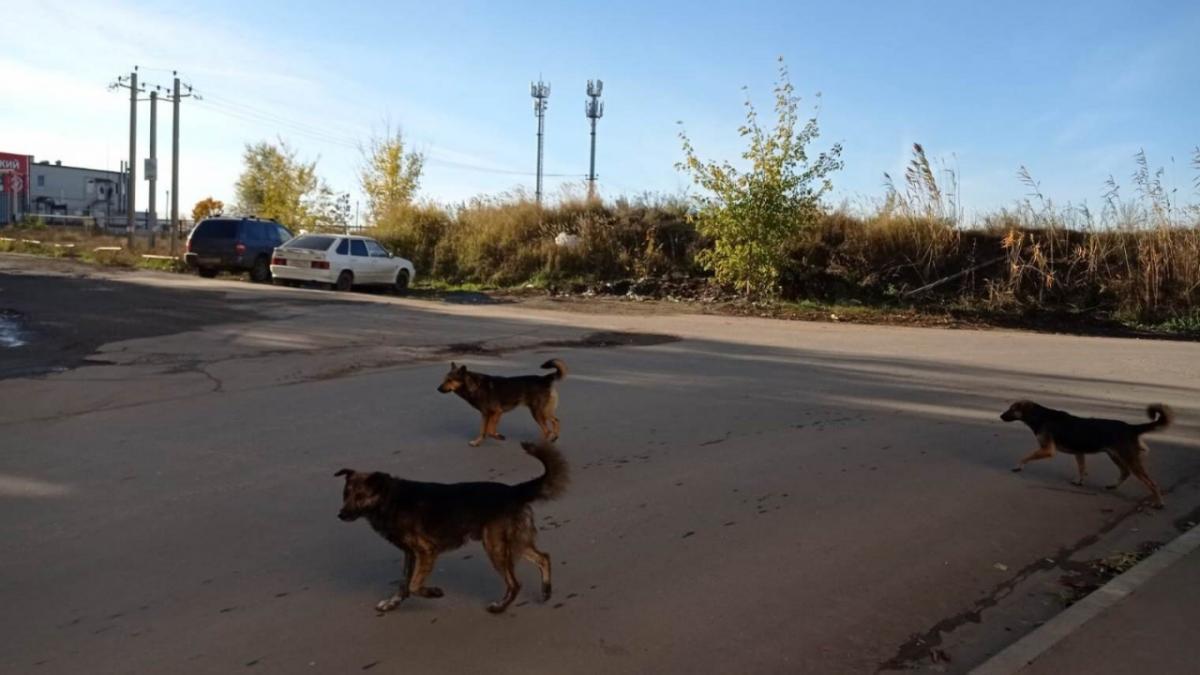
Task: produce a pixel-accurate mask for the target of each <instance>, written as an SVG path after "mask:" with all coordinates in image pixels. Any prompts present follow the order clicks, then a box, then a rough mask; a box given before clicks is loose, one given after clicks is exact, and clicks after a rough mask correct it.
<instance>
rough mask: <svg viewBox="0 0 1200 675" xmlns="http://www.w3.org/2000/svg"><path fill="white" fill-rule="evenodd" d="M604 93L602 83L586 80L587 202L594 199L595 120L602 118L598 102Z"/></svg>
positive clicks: (602, 109) (602, 113)
mask: <svg viewBox="0 0 1200 675" xmlns="http://www.w3.org/2000/svg"><path fill="white" fill-rule="evenodd" d="M602 91H604V81H603V80H596V81H595V82H593V81H591V80H588V84H587V95H588V100H587V101H585V102H584V104H583V112H584V114H586V115H587V118H588V119H589V120H591V122H592V161H591V164H590V165H589V168H588V200H589V201H590V200H593V199H595V198H596V120H598V119H600V118H601V117H604V102H603V101H601V100H600V92H602Z"/></svg>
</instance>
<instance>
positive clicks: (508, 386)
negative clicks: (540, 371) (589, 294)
mask: <svg viewBox="0 0 1200 675" xmlns="http://www.w3.org/2000/svg"><path fill="white" fill-rule="evenodd" d="M542 368H553V369H554V372H553V373H547V374H545V375H521V376H519V377H498V376H495V375H485V374H483V373H473V372H471V371H469V370H467V367H466V366H459V365H456V364H454V363H451V364H450V372H449V373H447V374H446V377H445V378H444V379H443V380H442V383H441V385H439V386H438V388H437V389H438V391H440V392H442V393H443V394H449V393H450V392H454V393H455V394H458V395H459V396H460V397H461V398H462V399H463V400H464V401H466V402H467V403H470V404H471V406H472V407H474V408H475V409H476V410H478V411H479V413H480V414H481V415H483V423H482V427H481V428H480V430H479V437H478V438H476V439H475V440H473V441H471V442H470V444H471V446H472V447H475V446H478V445H479V444H480V443H482V442H483V439H485V438H487V437H489V436H490V437H491V438H495V439H496V440H500V441H502V440H504V436H503V435H502V434H501V433H500V432H499V431H497V430H496V425H498V424H499V423H500V416H501V415H503V414H504V413H506V412H508V411H510V410H512V409H513V408H516V407H517V406H522V405H523V406H527V407H528V408H529V412H531V413H533V420H534V421H535V422H537V425H538V428H539V429H541V430H542V439H543V440H546V441H550V442H554V441H556V440H558V431H559V425H558V418H557V417H555V415H554V412H555V410H556V409H557V408H558V389H557V388H556V387H555V384H556V383H557V382H558V381H559V380H561V379H563V378H564V377H566V376H567V364H565V363H563V362H562V360H561V359H550V360H549V361H547V362H545V363H543V364H542Z"/></svg>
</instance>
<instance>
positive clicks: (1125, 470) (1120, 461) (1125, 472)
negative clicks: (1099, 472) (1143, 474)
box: [1104, 450, 1129, 490]
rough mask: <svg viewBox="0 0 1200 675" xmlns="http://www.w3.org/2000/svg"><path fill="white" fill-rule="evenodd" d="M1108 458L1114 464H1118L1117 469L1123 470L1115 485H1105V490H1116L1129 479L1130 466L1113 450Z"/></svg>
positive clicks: (1109, 452)
mask: <svg viewBox="0 0 1200 675" xmlns="http://www.w3.org/2000/svg"><path fill="white" fill-rule="evenodd" d="M1108 457H1109V459H1111V460H1112V461H1113V464H1116V465H1117V468H1118V469H1120V470H1121V477H1120V478H1118V479H1117V482H1115V483H1113V484H1112V485H1105V486H1104V489H1106V490H1116V489H1117V488H1119V487H1121V483H1124V482H1125V479H1126V478H1129V466H1128V465H1126V464H1125V460H1123V459H1121V456H1120V455H1118V454H1117V453H1116V452H1114V451H1112V450H1109V451H1108Z"/></svg>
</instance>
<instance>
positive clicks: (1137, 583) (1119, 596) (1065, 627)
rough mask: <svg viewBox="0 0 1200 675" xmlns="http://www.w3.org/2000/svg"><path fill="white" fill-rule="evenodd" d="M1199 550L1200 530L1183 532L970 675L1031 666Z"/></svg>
mask: <svg viewBox="0 0 1200 675" xmlns="http://www.w3.org/2000/svg"><path fill="white" fill-rule="evenodd" d="M1198 548H1200V526H1198V527H1193V528H1192V529H1190V530H1188V531H1187V532H1184V533H1183V534H1181V535H1180V536H1178V537H1176V538H1175V539H1174V540H1172V541H1171V543H1169V544H1167V545H1166V546H1163V547H1162V548H1161V549H1159V550H1158V551H1156V552H1155V553H1154V554H1153V555H1151V556H1150V557H1149V558H1146V559H1145V560H1143V561H1142V562H1140V563H1138V564H1137V565H1135V566H1134V567H1133V568H1132V569H1130V570H1129V571H1128V572H1125V573H1124V574H1122V575H1120V576H1118V577H1117V578H1115V579H1113V580H1112V581H1110V582H1108V583H1107V584H1104V585H1103V586H1101V587H1100V588H1098V589H1096V590H1095V591H1093V592H1092V593H1091V594H1090V595H1088V596H1087V597H1085V598H1084V599H1082V600H1080V601H1079V602H1077V603H1075V604H1074V605H1071V606H1070V607H1068V608H1067V609H1066V610H1064V611H1063V612H1062V613H1061V614H1059V615H1058V616H1056V617H1054V618H1053V619H1051V620H1049V621H1047V622H1046V623H1044V624H1042V625H1041V626H1040V627H1039V628H1037V629H1036V630H1034V631H1033V632H1032V633H1030V634H1029V635H1026V636H1025V637H1023V638H1021V639H1020V640H1017V641H1016V642H1014V643H1013V644H1011V645H1009V646H1008V647H1006V648H1005V649H1003V650H1002V651H1001V652H1000V653H998V654H996V655H995V656H993V657H992V658H990V659H988V660H987V661H985V662H983V663H982V664H981V665H979V666H978V667H976V668H975V669H974V670H972V671H971V675H1011V674H1012V673H1017V672H1019V671H1020V670H1021V669H1023V668H1024V667H1025V666H1028V665H1029V664H1030V663H1033V661H1034V660H1036V659H1037V658H1038V657H1039V656H1041V655H1042V654H1045V653H1046V652H1048V651H1050V649H1052V648H1053V647H1054V646H1055V645H1056V644H1058V643H1059V642H1061V641H1062V640H1064V639H1065V638H1066V637H1067V636H1069V635H1071V634H1072V633H1074V632H1075V631H1077V630H1079V629H1080V628H1082V627H1083V625H1084V624H1086V623H1087V622H1088V621H1091V620H1092V619H1094V618H1096V617H1097V616H1099V615H1100V614H1102V613H1104V611H1105V610H1107V609H1108V608H1109V607H1112V606H1113V605H1115V604H1117V603H1119V602H1120V601H1121V600H1123V599H1125V597H1126V596H1128V595H1129V594H1130V593H1132V592H1134V591H1135V590H1137V589H1138V588H1139V587H1141V586H1142V585H1144V584H1145V583H1146V582H1148V581H1150V580H1151V579H1153V578H1154V577H1156V576H1158V575H1159V574H1161V573H1162V572H1164V571H1165V570H1166V569H1167V568H1168V567H1170V566H1171V565H1174V564H1175V563H1177V562H1179V561H1180V560H1182V559H1183V558H1184V557H1185V556H1187V555H1188V554H1190V553H1192V552H1193V551H1195V550H1196V549H1198Z"/></svg>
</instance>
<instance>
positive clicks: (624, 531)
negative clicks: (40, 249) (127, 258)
mask: <svg viewBox="0 0 1200 675" xmlns="http://www.w3.org/2000/svg"><path fill="white" fill-rule="evenodd" d="M80 274H81V273H80V272H79V270H78V269H76V268H72V267H69V266H67V267H63V266H59V267H56V268H53V269H51V270H49V271H47V269H46V268H45V264H44V263H41V262H38V261H31V260H28V259H24V258H14V257H7V256H0V289H3V292H2V293H0V307H12V306H14V305H15V304H16V303H17V302H21V303H23V304H21V305H20V311H21V317H22V319H21V320H22V321H23V322H25V323H26V324H28V325H29V326H35V325H36V326H37V330H36V331H30V332H29V333H28V334H30V335H35V334H36V335H37V336H38V338H37V339H38V340H41V341H44V342H45V344H59V345H60V346H61V345H64V344H72V345H75V346H73V347H71V349H60V348H56V349H53V350H43V352H41V353H34V351H33V350H36V349H38V348H39V347H38V346H37V344H27V345H25V346H23V347H7V348H6V347H0V372H2V371H3V368H4V367H5V365H6V364H10V365H11V364H14V363H17V362H18V361H19V362H20V364H21V365H20V368H21V369H22V371H17V369H16V368H15V367H12V369H11V370H10V371H9V374H10V376H9V377H7V378H6V379H0V598H2V599H3V602H0V636H3V639H0V672H5V673H9V672H12V673H18V672H20V673H24V672H38V673H42V672H45V673H79V672H87V673H147V672H154V673H232V672H274V673H295V672H319V673H350V672H362V671H364V670H365V671H369V672H372V673H377V672H396V673H400V672H408V673H411V672H419V673H429V672H501V673H508V672H511V673H528V672H537V673H565V672H571V673H591V672H595V673H601V672H603V673H622V672H629V673H635V672H639V673H640V672H814V673H815V672H820V673H843V672H845V673H856V672H875V671H877V670H880V669H896V668H917V669H933V670H938V671H944V672H965V671H966V670H967V669H969V667H970V666H971V665H973V664H975V663H978V662H980V661H981V660H982V659H983V658H985V657H986V656H987V655H988V654H990V653H992V652H994V651H996V650H997V649H999V648H1000V647H1002V646H1004V645H1005V644H1007V643H1009V642H1011V641H1013V640H1015V639H1017V638H1018V637H1020V635H1022V634H1023V633H1024V632H1027V631H1028V630H1030V629H1031V628H1032V627H1033V626H1034V625H1036V624H1037V622H1038V621H1041V620H1044V619H1045V618H1046V617H1047V616H1049V615H1051V614H1053V613H1054V612H1055V611H1057V609H1058V608H1060V607H1061V601H1059V600H1058V599H1056V598H1055V597H1054V588H1055V582H1056V579H1057V578H1058V576H1060V575H1061V573H1062V566H1063V565H1065V564H1068V563H1069V562H1070V561H1072V560H1078V559H1083V558H1087V557H1095V556H1096V555H1102V554H1103V553H1104V552H1106V551H1110V550H1117V549H1120V548H1122V547H1129V546H1133V545H1134V544H1136V543H1140V542H1143V541H1147V540H1159V541H1162V540H1164V539H1167V538H1170V537H1171V536H1173V533H1174V532H1175V526H1174V523H1175V520H1176V519H1178V518H1183V517H1186V514H1187V513H1189V512H1191V511H1192V510H1194V509H1196V508H1197V507H1198V506H1200V482H1198V481H1197V478H1198V477H1200V451H1198V449H1197V445H1198V443H1197V434H1196V432H1197V426H1196V422H1195V420H1196V419H1197V412H1198V406H1197V397H1196V394H1197V391H1198V387H1200V384H1198V383H1200V378H1198V377H1197V375H1198V374H1200V373H1198V372H1197V371H1198V370H1200V346H1197V345H1195V344H1191V343H1180V342H1148V341H1133V340H1118V339H1102V338H1079V337H1062V336H1052V335H1031V334H1021V333H1015V332H1004V331H941V330H931V329H917V328H895V327H863V326H842V325H838V324H811V323H798V322H782V321H772V320H759V319H743V318H728V317H721V316H706V315H696V314H687V313H675V314H669V313H655V312H636V313H624V314H608V313H603V312H589V313H575V312H560V311H548V310H545V309H540V308H537V309H535V308H531V307H528V306H525V305H521V304H514V305H494V306H469V307H464V306H453V305H446V304H440V303H433V302H425V301H415V300H399V299H393V298H389V297H381V296H368V295H358V294H355V295H351V296H339V295H335V294H331V293H326V292H322V291H304V290H293V289H274V288H269V287H259V286H253V285H250V284H247V283H244V282H234V281H216V282H212V281H202V280H199V279H195V278H189V277H181V276H172V275H165V274H164V275H160V274H150V273H137V274H133V273H125V274H116V275H112V274H107V273H100V272H88V275H90V276H89V278H88V279H81V278H79V277H80ZM34 280H36V283H35V282H34ZM88 283H96V284H101V285H104V286H105V287H106V288H107V290H105V291H88V290H86V287H87V284H88ZM14 289H17V290H16V293H19V297H16V295H15V293H14ZM97 293H100V294H103V296H104V297H105V298H109V300H106V302H110V303H111V304H110V305H108V307H111V308H112V309H111V313H112V315H113V318H112V321H114V322H123V323H124V324H125V326H126V327H125V329H123V331H124V332H122V331H116V330H114V329H112V328H111V326H110V325H109V323H110V322H107V321H106V319H105V318H104V315H105V312H97V311H92V310H95V309H96V308H95V306H91V309H90V310H89V311H88V312H87V313H88V315H89V316H90V317H92V318H91V319H89V321H91V322H92V323H90V324H88V325H87V326H84V325H83V324H82V323H73V322H72V320H71V318H70V317H71V316H72V315H73V311H72V309H73V308H75V307H79V308H81V311H82V309H87V308H88V307H89V305H90V303H92V302H93V301H92V300H90V298H93V297H96V295H97ZM50 298H53V299H54V303H53V304H54V307H53V308H50V307H47V306H46V304H47V302H48V300H47V301H46V302H43V300H44V299H50ZM150 299H154V300H155V301H156V302H160V305H159V306H162V307H167V308H170V310H171V311H169V312H165V313H159V314H158V315H156V316H150V315H141V314H137V313H136V312H138V311H140V310H139V308H144V307H145V306H146V304H147V303H148V302H149V301H150ZM193 306H195V307H197V308H198V309H197V311H196V312H194V313H193V312H191V311H189V310H190V308H191V307H193ZM223 307H226V308H228V309H227V310H226V311H221V308H223ZM49 313H54V316H55V317H58V318H55V319H54V320H53V321H50V322H45V321H43V319H44V318H45V316H46V315H48V314H49ZM130 317H137V319H136V320H131V319H130ZM39 322H41V323H39ZM55 322H61V325H59V326H58V328H56V327H55V326H56V324H55ZM67 333H80V335H79V336H77V337H72V338H70V339H67V338H64V337H63V336H64V335H65V334H67ZM630 333H636V334H637V335H632V336H631V335H628V334H630ZM597 334H602V335H599V337H598V336H597ZM97 335H98V336H109V337H111V338H114V339H115V341H108V340H101V339H96V337H95V336H97ZM56 340H58V341H59V342H55V341H56ZM35 342H36V341H35ZM72 350H74V351H72ZM78 352H87V353H86V354H83V353H78ZM551 355H553V356H558V357H560V358H563V359H564V360H565V361H566V362H567V363H568V364H569V366H570V369H571V371H570V374H569V376H568V378H567V379H566V380H565V381H564V382H563V383H562V385H561V404H560V407H559V417H560V418H561V419H562V423H563V438H562V440H561V443H560V447H561V448H562V450H563V451H564V453H565V454H566V455H567V457H568V459H569V461H570V463H571V468H572V471H573V484H572V486H571V488H570V489H569V491H568V492H567V494H566V496H565V497H563V498H562V499H561V500H559V501H556V502H551V503H548V504H543V505H541V506H539V507H538V508H537V510H536V511H537V517H538V522H539V526H540V528H541V532H540V535H539V543H540V544H541V547H542V548H543V549H545V550H546V551H548V552H549V553H550V554H551V555H552V556H553V557H554V573H555V575H556V576H555V593H556V594H555V597H554V598H553V599H552V600H551V602H550V603H549V604H545V605H543V604H541V603H540V602H539V601H538V600H537V598H536V586H537V584H536V581H535V580H536V578H537V576H536V570H535V569H534V568H533V567H532V566H530V565H527V564H525V565H523V567H522V568H520V573H521V578H522V581H523V583H524V584H525V590H523V591H522V595H521V597H520V599H519V600H518V603H519V604H518V605H517V606H515V607H514V608H513V609H512V611H510V612H509V613H508V614H506V615H504V616H499V617H497V616H492V615H489V614H487V613H486V612H485V611H484V609H483V608H484V605H485V604H486V603H487V602H489V601H490V600H493V599H495V598H497V597H499V595H500V594H501V593H502V584H501V582H500V580H499V578H498V577H497V576H496V575H495V574H494V573H493V572H492V570H491V568H490V566H489V565H488V563H487V561H486V557H485V556H484V554H483V552H482V550H481V549H480V547H479V546H478V544H470V545H468V546H467V547H465V548H464V549H462V550H460V551H458V552H456V553H453V554H450V555H447V556H445V557H443V558H442V559H441V560H439V562H438V565H437V567H436V569H435V571H434V574H433V583H435V584H437V585H439V586H441V587H442V588H443V589H444V590H445V591H446V596H445V597H444V598H441V599H438V600H426V599H414V600H412V601H410V602H409V603H408V604H407V605H406V606H404V607H402V608H401V609H400V610H398V611H396V612H393V613H390V614H387V615H384V616H378V615H377V614H376V612H375V611H374V610H373V606H374V603H375V602H376V601H378V600H379V599H381V598H383V597H385V596H386V595H389V594H390V593H391V584H392V582H393V581H394V580H395V579H397V578H398V577H399V576H400V563H399V560H400V555H399V552H398V551H396V550H395V549H393V548H391V547H390V546H389V545H388V544H386V543H385V542H384V541H383V540H381V539H379V538H378V537H377V536H376V535H375V534H374V533H372V532H371V531H370V530H369V528H368V527H367V525H365V524H364V523H352V524H347V523H343V522H340V521H339V520H338V519H337V518H336V513H337V510H338V508H339V506H340V490H341V482H340V480H339V479H335V478H334V477H333V475H332V474H333V472H334V471H336V470H337V469H339V468H341V467H343V466H348V467H352V468H357V469H374V470H383V471H388V472H391V473H394V474H397V475H403V476H405V477H411V478H416V479H423V480H442V481H457V480H488V479H492V480H502V481H513V482H515V481H519V480H524V479H526V478H529V477H532V476H534V475H536V473H537V471H538V468H537V465H536V463H535V462H533V461H532V460H530V459H529V458H528V457H526V456H524V455H523V453H521V451H520V449H519V447H518V445H517V440H519V439H522V438H532V437H533V435H534V433H535V426H534V424H533V422H532V420H531V419H530V418H529V417H528V415H527V414H525V413H513V414H511V415H509V416H506V417H505V418H504V420H503V421H502V423H501V427H500V429H501V431H502V432H504V433H506V434H508V437H509V439H510V440H509V441H507V442H504V443H501V442H496V441H489V442H488V443H486V444H485V445H484V446H483V447H480V448H470V447H468V446H467V441H468V440H469V439H470V438H471V437H472V436H473V434H474V432H475V431H476V430H477V422H478V418H477V416H476V414H475V413H474V411H472V410H471V409H469V408H468V407H467V406H466V404H465V403H463V402H462V401H460V400H458V399H456V398H453V397H450V396H442V395H439V394H438V393H437V392H436V391H435V387H436V385H437V384H438V383H439V382H440V380H441V376H442V374H443V372H444V371H445V369H446V367H447V366H446V362H447V361H448V360H451V359H454V360H458V361H460V362H461V361H466V362H467V363H468V364H469V365H470V366H471V367H473V368H478V369H482V370H485V371H488V372H494V373H498V374H516V373H525V372H530V371H532V370H535V366H536V365H537V364H540V363H541V362H542V361H544V360H545V359H547V358H549V356H551ZM67 356H70V357H71V358H69V359H68V358H67ZM51 365H52V366H55V367H57V368H60V369H61V368H64V367H66V368H68V369H66V370H61V372H59V371H54V372H46V368H48V367H49V366H51ZM31 368H32V369H35V371H36V372H41V373H42V374H40V375H38V376H36V377H21V376H19V375H21V374H22V372H25V373H28V372H35V371H30V370H27V369H31ZM38 368H42V370H37V369H38ZM14 375H16V376H14ZM1022 396H1028V397H1031V398H1035V399H1037V400H1040V401H1043V402H1045V403H1047V404H1052V405H1056V406H1061V407H1065V408H1068V409H1071V410H1075V411H1079V412H1081V413H1087V414H1094V415H1103V416H1117V417H1122V418H1126V419H1131V420H1136V419H1140V418H1141V416H1142V415H1143V412H1142V409H1143V408H1144V406H1145V404H1146V403H1149V402H1154V401H1160V400H1161V401H1164V402H1166V403H1169V404H1172V405H1173V406H1174V407H1175V409H1176V411H1177V413H1178V416H1179V423H1178V425H1177V426H1176V427H1174V428H1172V429H1171V430H1169V431H1168V432H1167V433H1164V434H1161V435H1158V436H1156V437H1153V438H1151V439H1150V442H1151V445H1152V447H1153V448H1154V453H1153V455H1152V458H1151V461H1150V470H1151V472H1152V474H1153V475H1155V476H1157V477H1158V478H1159V482H1160V483H1162V484H1163V485H1164V486H1165V487H1169V488H1170V489H1171V492H1169V493H1168V494H1167V500H1168V510H1167V511H1166V512H1147V511H1143V510H1141V509H1140V508H1139V502H1140V500H1141V498H1142V497H1143V496H1144V494H1143V491H1142V488H1141V487H1140V486H1139V485H1138V484H1136V483H1135V482H1133V481H1130V482H1129V483H1128V484H1127V485H1126V486H1125V487H1123V488H1122V489H1121V490H1120V491H1119V492H1117V493H1104V492H1103V490H1099V489H1098V488H1097V485H1098V484H1101V483H1103V482H1107V481H1108V480H1109V479H1110V478H1111V477H1112V476H1113V475H1114V474H1115V469H1114V468H1113V467H1111V466H1110V465H1108V463H1107V462H1106V461H1105V460H1095V461H1093V462H1092V466H1091V468H1092V485H1091V486H1089V487H1086V488H1083V489H1080V488H1075V487H1073V486H1071V485H1069V484H1068V480H1069V479H1070V478H1072V477H1073V474H1074V470H1075V469H1074V462H1072V461H1071V460H1070V459H1069V458H1063V457H1058V458H1055V459H1054V460H1051V461H1047V462H1041V463H1039V464H1035V465H1032V466H1030V467H1029V468H1028V469H1027V470H1026V471H1025V473H1023V474H1021V475H1015V474H1012V473H1010V472H1009V471H1008V469H1009V468H1010V467H1011V466H1012V464H1013V463H1014V462H1015V460H1016V459H1017V458H1018V457H1019V456H1021V455H1022V454H1024V453H1026V452H1028V451H1029V450H1030V449H1031V448H1032V445H1033V441H1032V437H1031V435H1030V434H1029V432H1028V431H1027V430H1025V429H1024V428H1023V427H1017V426H1009V425H1005V424H1003V423H1002V422H1000V421H999V419H998V414H999V413H1000V412H1001V411H1002V410H1003V408H1004V407H1005V406H1006V405H1007V404H1008V402H1010V400H1012V399H1014V398H1016V397H1022Z"/></svg>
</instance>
